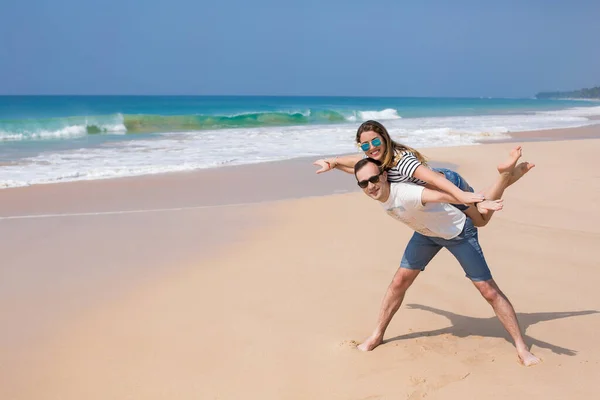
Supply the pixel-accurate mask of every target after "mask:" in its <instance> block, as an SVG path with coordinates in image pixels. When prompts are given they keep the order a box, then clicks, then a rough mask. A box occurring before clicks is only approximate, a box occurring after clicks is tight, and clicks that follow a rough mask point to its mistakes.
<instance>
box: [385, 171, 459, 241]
mask: <svg viewBox="0 0 600 400" xmlns="http://www.w3.org/2000/svg"><path fill="white" fill-rule="evenodd" d="M424 189H425V188H424V187H423V186H420V185H416V184H414V183H401V182H398V183H392V184H390V197H389V199H388V200H387V201H386V202H385V203H382V205H383V208H384V209H385V210H386V212H387V213H388V214H389V215H390V216H392V217H394V218H396V219H397V220H400V221H401V222H404V223H405V224H406V225H408V226H410V227H411V228H412V229H414V230H415V231H416V232H419V233H420V234H422V235H425V236H433V237H439V238H443V239H452V238H454V237H456V236H458V235H459V234H460V233H461V232H462V230H463V227H464V225H465V221H466V216H465V214H464V213H463V212H462V211H460V210H459V209H458V208H456V207H453V206H452V205H450V204H447V203H427V204H426V205H423V203H422V202H421V196H422V194H423V190H424Z"/></svg>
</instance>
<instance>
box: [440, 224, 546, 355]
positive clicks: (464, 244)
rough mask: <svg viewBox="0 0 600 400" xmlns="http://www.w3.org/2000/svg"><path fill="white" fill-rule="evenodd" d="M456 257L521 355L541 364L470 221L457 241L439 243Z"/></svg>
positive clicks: (441, 241)
mask: <svg viewBox="0 0 600 400" xmlns="http://www.w3.org/2000/svg"><path fill="white" fill-rule="evenodd" d="M436 241H437V242H438V243H440V244H442V245H444V246H445V247H446V248H447V249H448V250H449V251H450V252H451V253H452V254H453V255H454V257H456V259H457V260H458V262H459V263H460V265H461V266H462V268H463V270H464V271H465V274H466V276H467V278H469V279H470V280H471V281H472V282H473V284H474V285H475V287H476V288H477V289H479V292H480V293H481V295H482V296H483V297H484V298H485V299H486V300H487V301H488V303H489V304H490V305H491V306H492V308H493V309H494V312H495V313H496V316H497V317H498V319H499V320H500V322H501V323H502V325H503V326H504V328H505V329H506V331H507V332H508V333H509V334H510V336H511V337H512V339H513V340H514V343H515V347H516V349H517V354H518V356H519V359H520V360H521V361H522V363H523V364H524V365H526V366H529V365H534V364H537V363H539V362H540V360H539V358H537V357H536V356H534V355H533V354H531V353H530V352H529V348H528V347H527V345H526V344H525V341H524V340H523V335H522V333H521V329H520V327H519V322H518V321H517V315H516V313H515V310H514V309H513V306H512V304H511V303H510V301H509V300H508V298H507V297H506V296H505V295H504V293H502V291H501V290H500V289H499V288H498V285H496V283H495V282H494V280H493V278H492V273H491V272H490V269H489V267H488V265H487V262H486V261H485V257H484V255H483V250H482V249H481V246H480V245H479V239H478V232H477V228H475V227H474V226H473V224H472V222H471V221H470V220H469V219H467V221H466V223H465V228H464V229H463V232H462V233H461V234H460V235H459V236H458V237H457V238H455V239H452V240H443V239H437V240H436Z"/></svg>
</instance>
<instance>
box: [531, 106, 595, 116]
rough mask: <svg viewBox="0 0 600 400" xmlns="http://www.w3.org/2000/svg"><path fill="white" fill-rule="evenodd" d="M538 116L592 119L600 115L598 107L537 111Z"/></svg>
mask: <svg viewBox="0 0 600 400" xmlns="http://www.w3.org/2000/svg"><path fill="white" fill-rule="evenodd" d="M537 114H538V115H553V116H568V117H593V116H597V115H600V106H598V107H574V108H567V109H565V110H555V111H538V112H537Z"/></svg>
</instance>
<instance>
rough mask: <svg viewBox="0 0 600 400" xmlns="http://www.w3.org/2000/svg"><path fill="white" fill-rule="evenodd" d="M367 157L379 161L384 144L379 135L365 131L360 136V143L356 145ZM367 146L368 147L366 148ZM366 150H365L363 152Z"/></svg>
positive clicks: (383, 152) (383, 151)
mask: <svg viewBox="0 0 600 400" xmlns="http://www.w3.org/2000/svg"><path fill="white" fill-rule="evenodd" d="M358 145H359V146H360V148H361V150H362V151H364V152H365V154H366V156H367V157H370V158H372V159H374V160H378V161H381V160H382V159H383V155H384V154H385V142H384V141H383V138H382V137H381V135H380V134H379V133H377V132H374V131H365V132H363V133H361V134H360V143H359V144H358ZM367 146H369V147H368V148H367ZM365 149H366V150H365Z"/></svg>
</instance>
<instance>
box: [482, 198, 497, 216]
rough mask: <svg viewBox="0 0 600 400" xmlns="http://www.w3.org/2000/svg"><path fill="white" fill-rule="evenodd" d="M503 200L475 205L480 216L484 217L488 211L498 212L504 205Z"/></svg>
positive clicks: (485, 201)
mask: <svg viewBox="0 0 600 400" xmlns="http://www.w3.org/2000/svg"><path fill="white" fill-rule="evenodd" d="M502 202H503V200H502V199H500V200H484V201H482V202H481V203H477V211H479V213H480V214H482V215H485V214H487V213H488V211H500V210H502V207H504V205H503V204H502Z"/></svg>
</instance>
